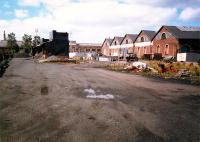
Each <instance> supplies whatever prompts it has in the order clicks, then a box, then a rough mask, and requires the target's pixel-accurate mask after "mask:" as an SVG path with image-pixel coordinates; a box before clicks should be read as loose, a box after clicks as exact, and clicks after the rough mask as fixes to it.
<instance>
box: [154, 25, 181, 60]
mask: <svg viewBox="0 0 200 142" xmlns="http://www.w3.org/2000/svg"><path fill="white" fill-rule="evenodd" d="M162 33H166V34H167V38H166V39H161V34H162ZM166 45H168V49H167V48H166ZM158 46H159V51H158ZM178 48H179V42H178V40H177V39H176V38H175V37H174V36H173V35H172V34H171V33H170V32H169V31H167V29H165V28H163V29H161V30H160V32H159V33H158V35H157V36H156V37H155V38H154V40H153V48H152V52H153V53H161V54H162V56H163V57H164V56H173V57H176V56H177V51H178Z"/></svg>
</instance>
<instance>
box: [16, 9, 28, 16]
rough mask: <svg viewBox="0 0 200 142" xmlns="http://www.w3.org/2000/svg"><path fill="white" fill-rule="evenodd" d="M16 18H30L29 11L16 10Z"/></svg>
mask: <svg viewBox="0 0 200 142" xmlns="http://www.w3.org/2000/svg"><path fill="white" fill-rule="evenodd" d="M15 16H16V17H17V18H25V17H27V16H28V10H24V9H16V10H15Z"/></svg>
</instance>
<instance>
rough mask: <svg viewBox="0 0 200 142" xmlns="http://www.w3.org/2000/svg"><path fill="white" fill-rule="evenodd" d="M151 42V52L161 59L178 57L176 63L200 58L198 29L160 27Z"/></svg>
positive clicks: (199, 33)
mask: <svg viewBox="0 0 200 142" xmlns="http://www.w3.org/2000/svg"><path fill="white" fill-rule="evenodd" d="M152 41H153V49H152V52H153V53H159V54H161V56H162V57H165V56H173V57H178V58H177V60H178V61H195V60H197V59H198V58H200V56H199V55H200V54H199V53H200V27H178V26H162V27H161V28H160V30H159V31H158V32H157V33H156V35H155V36H154V37H153V39H152ZM182 56H183V57H182Z"/></svg>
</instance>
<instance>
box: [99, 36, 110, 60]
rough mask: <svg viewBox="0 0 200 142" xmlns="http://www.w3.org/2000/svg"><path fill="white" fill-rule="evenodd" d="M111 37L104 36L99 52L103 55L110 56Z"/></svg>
mask: <svg viewBox="0 0 200 142" xmlns="http://www.w3.org/2000/svg"><path fill="white" fill-rule="evenodd" d="M112 40H113V39H110V38H106V39H105V40H104V42H103V44H102V48H101V53H102V54H103V55H104V56H111V52H110V45H111V42H112Z"/></svg>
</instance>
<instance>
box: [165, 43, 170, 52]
mask: <svg viewBox="0 0 200 142" xmlns="http://www.w3.org/2000/svg"><path fill="white" fill-rule="evenodd" d="M168 54H169V45H168V44H166V45H165V55H168Z"/></svg>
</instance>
